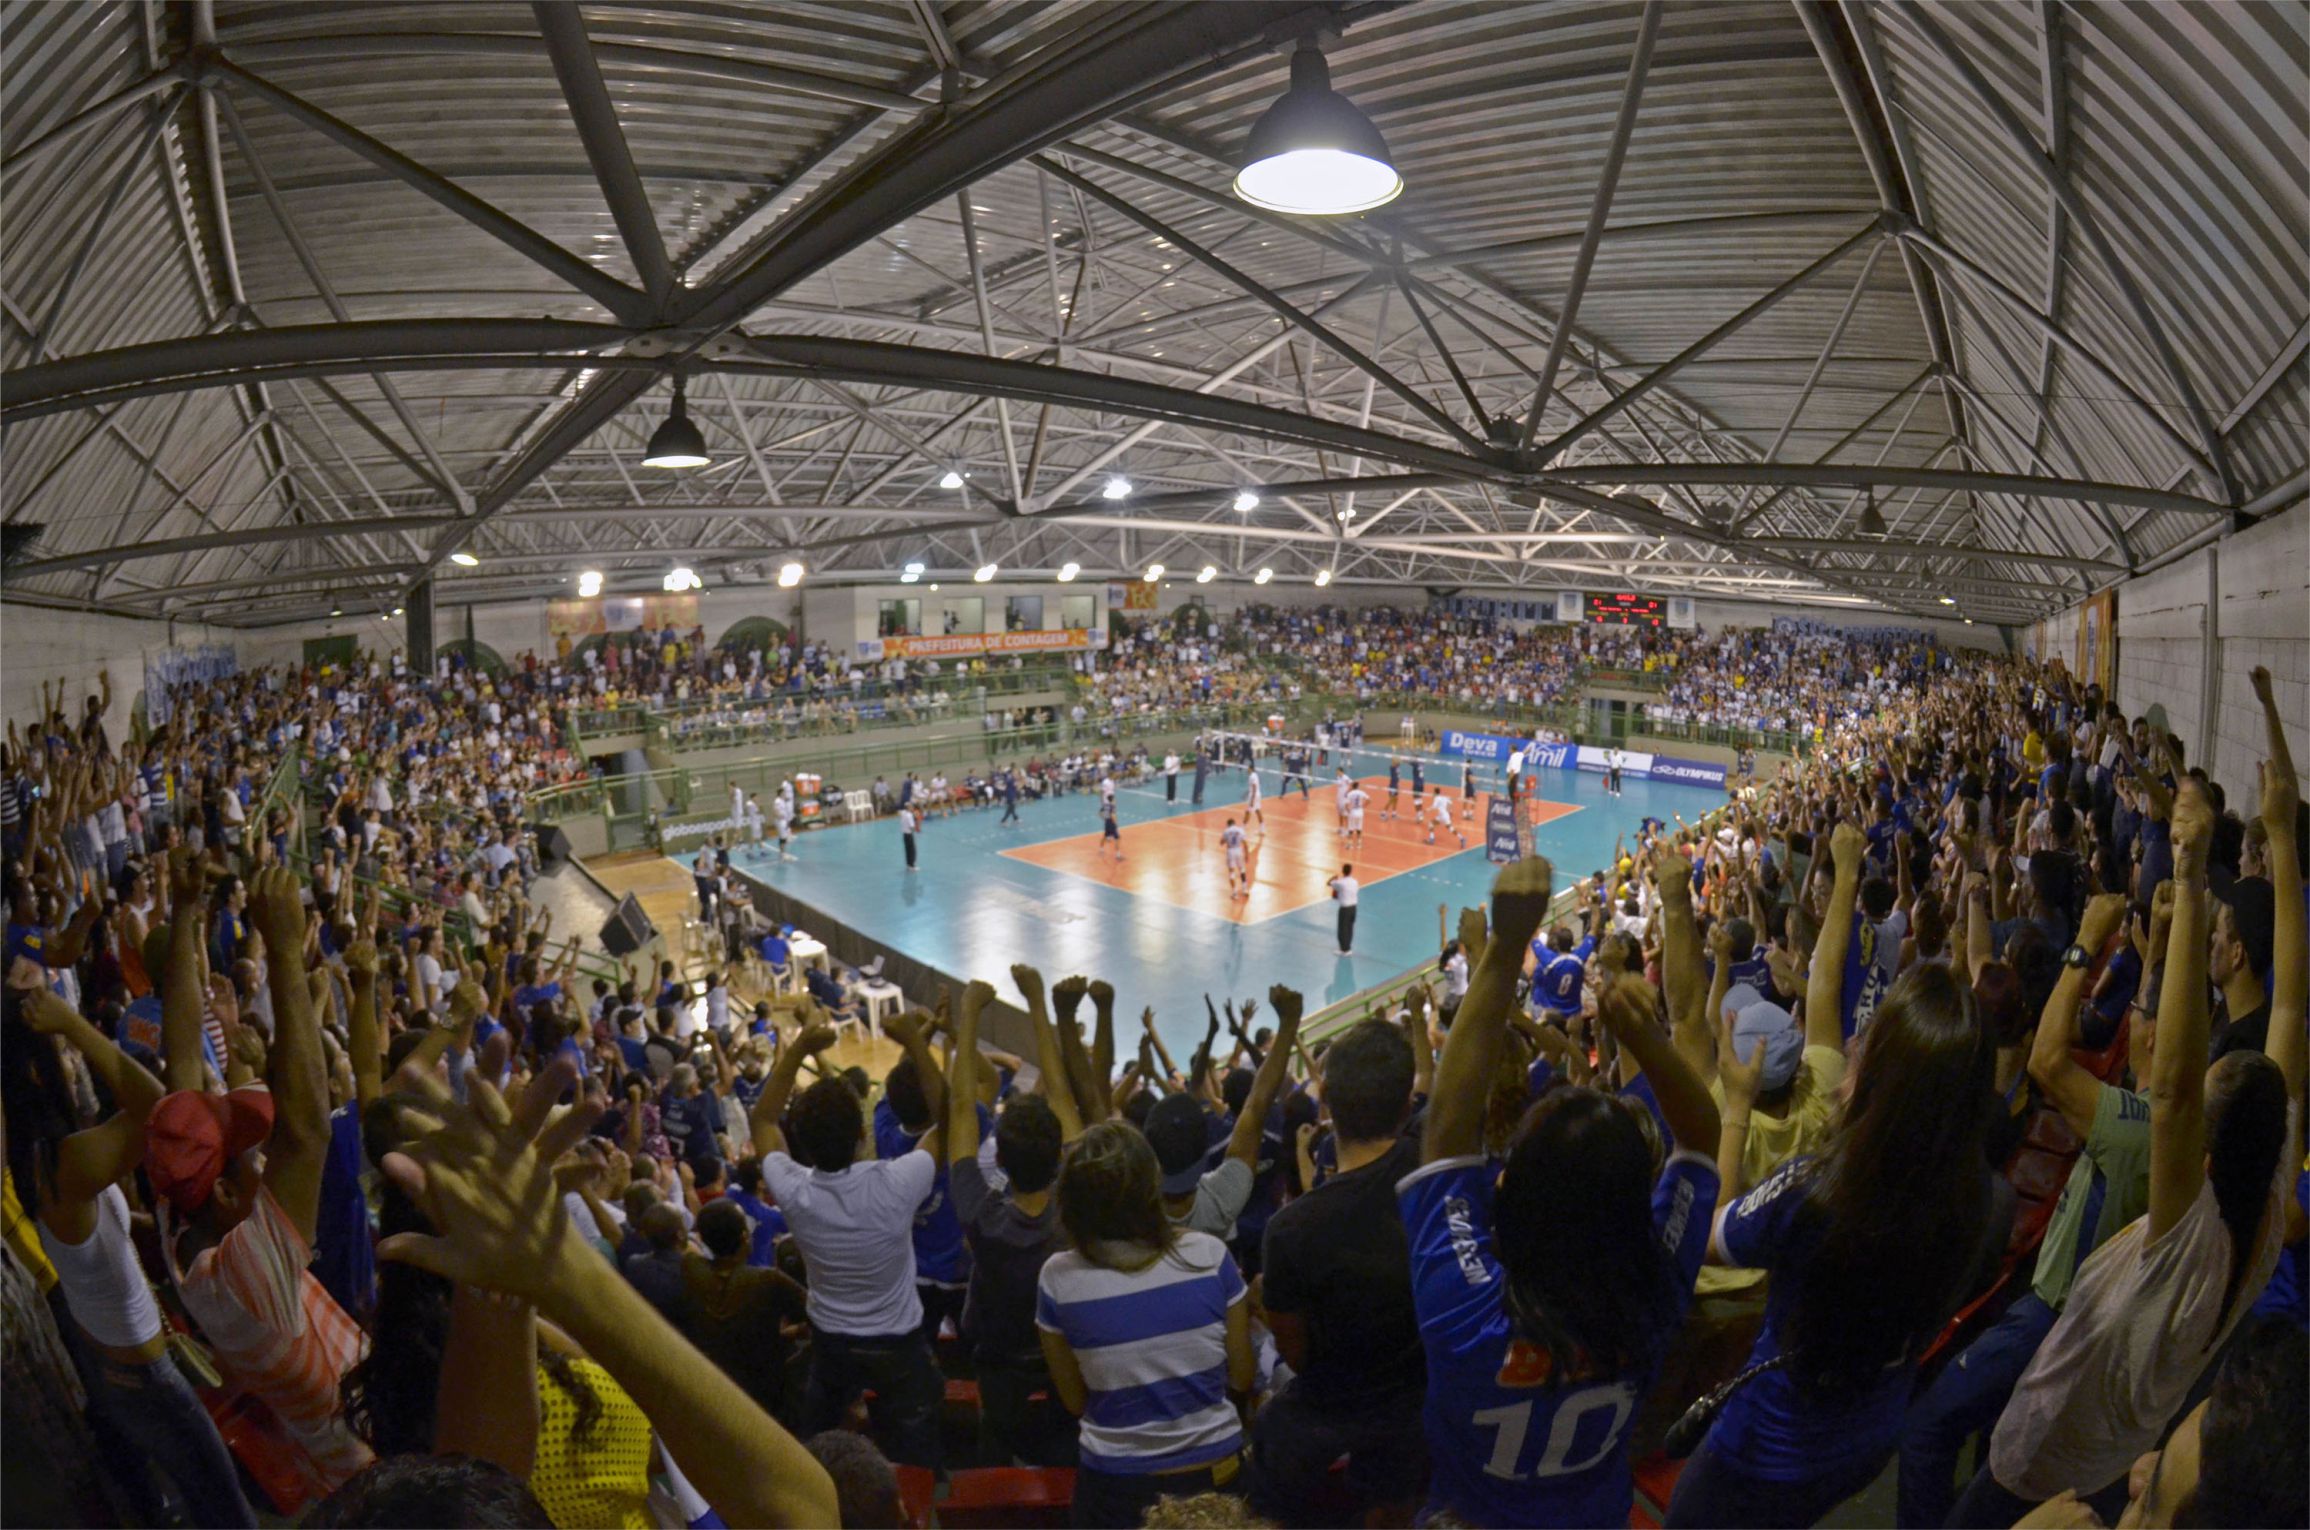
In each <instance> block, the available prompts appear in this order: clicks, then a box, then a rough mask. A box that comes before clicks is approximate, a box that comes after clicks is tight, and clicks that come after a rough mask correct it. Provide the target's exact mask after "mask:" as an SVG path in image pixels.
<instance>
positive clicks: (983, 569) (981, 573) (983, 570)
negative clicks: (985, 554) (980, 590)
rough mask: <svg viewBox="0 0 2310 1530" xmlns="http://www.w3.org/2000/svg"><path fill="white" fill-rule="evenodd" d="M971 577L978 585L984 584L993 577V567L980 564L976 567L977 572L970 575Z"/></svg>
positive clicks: (989, 564) (990, 564)
mask: <svg viewBox="0 0 2310 1530" xmlns="http://www.w3.org/2000/svg"><path fill="white" fill-rule="evenodd" d="M971 577H972V578H973V579H975V580H977V581H978V582H979V583H980V584H985V583H986V582H987V581H988V580H989V579H992V578H994V577H995V566H994V565H993V564H992V563H982V564H980V565H979V566H978V572H976V573H974V574H972V575H971Z"/></svg>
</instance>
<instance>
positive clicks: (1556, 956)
mask: <svg viewBox="0 0 2310 1530" xmlns="http://www.w3.org/2000/svg"><path fill="white" fill-rule="evenodd" d="M1595 954H1596V936H1595V934H1594V932H1593V931H1592V932H1590V933H1589V934H1587V935H1583V936H1582V937H1580V938H1579V939H1578V940H1574V939H1573V938H1572V926H1570V925H1568V924H1560V925H1558V926H1556V928H1555V929H1553V930H1550V931H1549V932H1548V938H1547V939H1546V940H1538V939H1535V940H1534V941H1533V942H1532V1007H1533V1008H1534V1009H1535V1010H1538V1011H1539V1012H1540V1014H1541V1015H1542V1016H1543V1017H1544V1018H1548V1019H1553V1020H1557V1021H1560V1022H1562V1023H1563V1024H1564V1025H1566V1026H1569V1025H1571V1024H1572V1022H1573V1021H1574V1020H1577V1019H1578V1018H1579V1017H1580V988H1581V983H1582V980H1583V979H1584V978H1585V977H1586V975H1587V971H1588V958H1590V957H1591V956H1594V955H1595Z"/></svg>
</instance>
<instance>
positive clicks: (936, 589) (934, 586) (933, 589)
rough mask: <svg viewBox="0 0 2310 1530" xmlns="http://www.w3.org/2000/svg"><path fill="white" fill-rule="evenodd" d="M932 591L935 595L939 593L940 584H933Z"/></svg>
mask: <svg viewBox="0 0 2310 1530" xmlns="http://www.w3.org/2000/svg"><path fill="white" fill-rule="evenodd" d="M930 592H931V593H932V594H933V595H936V594H937V593H938V586H937V585H935V584H934V585H932V586H931V587H930Z"/></svg>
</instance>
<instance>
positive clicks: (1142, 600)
mask: <svg viewBox="0 0 2310 1530" xmlns="http://www.w3.org/2000/svg"><path fill="white" fill-rule="evenodd" d="M1159 594H1161V588H1160V586H1157V585H1152V584H1149V583H1148V582H1147V581H1146V580H1144V579H1134V580H1132V581H1131V582H1130V583H1129V584H1111V585H1108V586H1107V609H1108V610H1110V611H1153V610H1155V609H1156V605H1155V600H1156V597H1157V596H1158V595H1159Z"/></svg>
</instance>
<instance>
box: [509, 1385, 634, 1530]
mask: <svg viewBox="0 0 2310 1530" xmlns="http://www.w3.org/2000/svg"><path fill="white" fill-rule="evenodd" d="M572 1364H573V1367H574V1369H575V1370H576V1371H577V1373H578V1374H579V1375H580V1376H582V1377H584V1378H585V1381H586V1384H587V1385H588V1386H590V1387H592V1388H593V1393H594V1396H595V1397H596V1398H597V1399H599V1401H600V1403H601V1409H600V1411H599V1412H598V1413H597V1414H596V1415H595V1418H594V1421H593V1427H592V1428H591V1429H589V1430H588V1431H587V1432H586V1437H585V1438H584V1439H583V1440H579V1439H577V1438H576V1437H575V1435H574V1433H573V1431H574V1430H575V1428H576V1426H577V1412H578V1403H577V1399H576V1398H575V1397H572V1396H571V1395H570V1394H569V1393H568V1392H567V1391H566V1390H564V1389H563V1388H562V1386H561V1384H560V1383H559V1382H557V1381H555V1380H554V1378H553V1373H552V1372H551V1371H548V1370H547V1369H546V1368H545V1367H544V1366H542V1365H541V1366H539V1367H538V1370H537V1458H536V1460H535V1461H534V1462H533V1463H532V1464H531V1466H530V1471H529V1490H530V1491H531V1492H533V1493H535V1494H536V1495H537V1501H538V1502H539V1503H540V1504H543V1505H544V1506H545V1512H546V1513H547V1515H548V1516H550V1517H551V1518H552V1520H553V1522H554V1524H555V1525H556V1526H558V1527H559V1530H578V1527H579V1526H594V1525H606V1526H618V1527H623V1530H651V1526H652V1525H653V1524H654V1523H655V1521H653V1520H652V1519H651V1517H650V1421H649V1419H648V1417H647V1416H645V1415H644V1414H643V1412H642V1410H641V1408H640V1407H638V1406H637V1405H636V1404H635V1402H634V1400H633V1399H632V1398H631V1397H628V1396H627V1395H626V1390H625V1388H623V1387H621V1386H619V1385H618V1384H617V1383H616V1382H615V1381H613V1380H611V1379H610V1373H609V1372H608V1371H605V1370H603V1369H602V1368H601V1367H600V1366H598V1365H596V1364H595V1363H594V1362H593V1361H591V1360H577V1361H574V1362H572Z"/></svg>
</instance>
